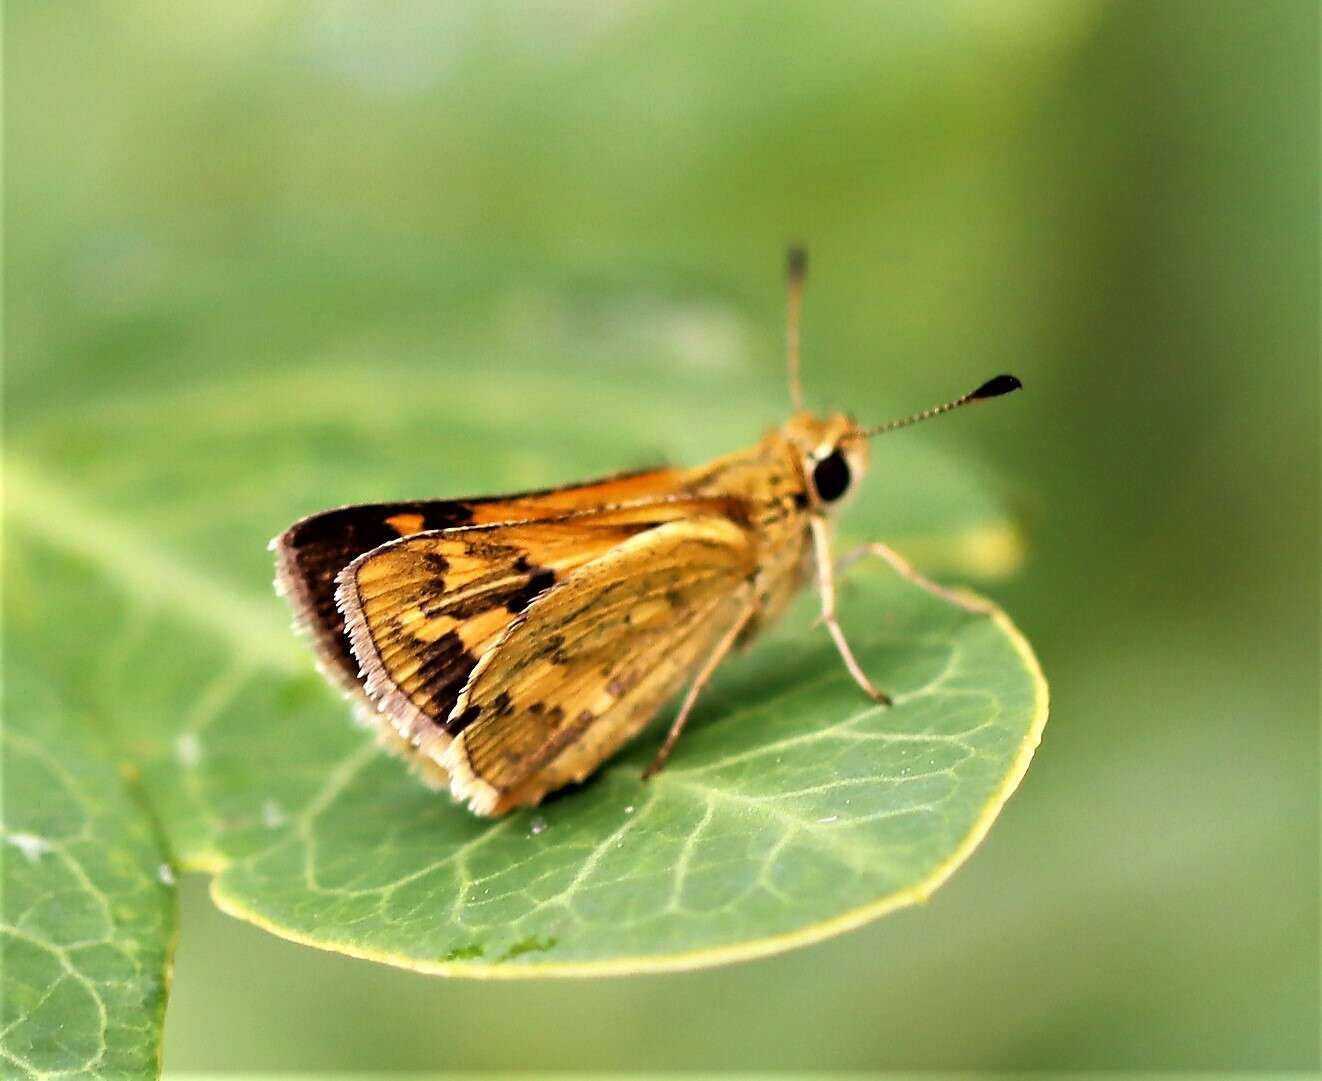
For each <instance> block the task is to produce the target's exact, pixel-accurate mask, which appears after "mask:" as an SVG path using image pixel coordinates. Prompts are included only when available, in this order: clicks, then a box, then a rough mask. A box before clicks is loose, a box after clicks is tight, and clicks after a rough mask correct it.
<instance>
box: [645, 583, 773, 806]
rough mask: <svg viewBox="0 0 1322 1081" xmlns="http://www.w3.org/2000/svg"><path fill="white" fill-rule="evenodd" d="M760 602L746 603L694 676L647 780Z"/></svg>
mask: <svg viewBox="0 0 1322 1081" xmlns="http://www.w3.org/2000/svg"><path fill="white" fill-rule="evenodd" d="M756 612H757V604H756V602H754V601H753V600H752V599H750V600H749V601H748V603H747V604H746V605H745V606H744V609H743V611H741V612H740V613H739V616H738V618H737V619H736V620H735V621H734V623H732V624H731V625H730V629H729V630H728V631H726V632H725V634H724V635H722V636H721V640H720V641H719V642H717V643H716V648H715V649H713V650H712V651H711V656H709V657H708V658H707V662H706V663H705V664H704V665H703V666H702V670H701V671H699V672H698V674H697V676H695V677H694V679H693V683H692V685H691V686H690V687H689V693H688V694H686V695H685V696H684V702H683V704H682V705H681V706H680V707H679V713H678V714H677V715H676V716H675V722H674V724H672V725H671V726H670V731H669V732H667V733H666V738H665V742H664V743H662V744H661V749H660V750H659V751H657V752H656V757H655V758H653V759H652V764H651V765H650V766H648V767H647V769H645V770H643V780H644V781H645V780H647V779H648V778H649V777H651V776H652V775H653V774H655V773H658V772H659V771H660V770H661V768H662V767H663V766H664V765H665V764H666V759H668V758H669V757H670V752H671V751H672V750H673V749H674V746H675V744H676V743H677V742H678V741H679V734H680V733H681V732H682V731H684V725H685V723H686V722H687V721H688V719H689V714H690V713H691V712H692V711H693V707H694V705H695V704H696V703H697V701H698V695H699V694H700V693H701V692H702V688H703V687H705V686H706V685H707V681H708V680H709V679H711V677H712V673H713V672H715V671H716V669H717V668H719V667H720V664H721V661H723V660H725V656H726V654H727V653H729V652H730V649H731V647H732V646H733V645H734V644H735V642H736V641H737V640H738V638H739V633H740V631H742V630H743V629H744V628H745V627H746V626H747V625H748V621H749V620H750V619H751V618H752V617H753V616H754V615H755V614H756Z"/></svg>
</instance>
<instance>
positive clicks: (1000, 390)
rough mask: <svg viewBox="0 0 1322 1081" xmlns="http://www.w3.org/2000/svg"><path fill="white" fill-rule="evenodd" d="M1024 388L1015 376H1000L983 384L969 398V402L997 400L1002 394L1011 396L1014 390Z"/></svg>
mask: <svg viewBox="0 0 1322 1081" xmlns="http://www.w3.org/2000/svg"><path fill="white" fill-rule="evenodd" d="M1022 386H1023V383H1021V382H1019V380H1018V379H1016V378H1015V377H1014V376H1013V375H998V376H994V377H993V378H991V379H988V380H987V382H985V383H983V384H982V386H980V387H979V388H978V389H977V390H975V391H973V393H971V394H970V395H969V396H968V400H969V401H976V400H977V399H979V398H997V397H999V396H1000V395H1002V394H1009V393H1010V391H1012V390H1018V389H1019V388H1020V387H1022Z"/></svg>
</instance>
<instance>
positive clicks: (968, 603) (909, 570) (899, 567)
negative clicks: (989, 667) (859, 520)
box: [835, 541, 992, 615]
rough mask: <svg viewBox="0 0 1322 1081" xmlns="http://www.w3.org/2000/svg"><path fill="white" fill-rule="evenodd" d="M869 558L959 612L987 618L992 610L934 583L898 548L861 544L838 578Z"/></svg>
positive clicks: (839, 568) (838, 565)
mask: <svg viewBox="0 0 1322 1081" xmlns="http://www.w3.org/2000/svg"><path fill="white" fill-rule="evenodd" d="M868 556H878V557H879V558H881V559H884V560H885V561H886V563H887V564H889V566H890V568H891V569H892V570H893V571H895V573H896V574H898V575H899V576H900V577H901V578H903V579H904V580H905V581H906V582H909V583H911V584H913V585H916V586H918V587H919V588H920V589H925V590H927V592H928V593H931V594H932V595H933V596H936V597H940V598H941V599H942V600H943V601H945V602H946V603H947V604H953V605H954V606H955V607H956V608H962V609H964V611H966V612H972V613H973V614H974V615H986V614H987V613H988V612H990V611H991V610H992V605H991V603H990V602H988V601H985V600H983V599H982V598H981V597H975V596H973V595H971V594H969V593H964V592H962V591H960V590H954V589H948V588H947V587H945V586H943V585H941V584H940V583H939V582H934V581H932V579H930V578H928V577H927V576H926V575H923V574H920V573H919V572H918V571H916V570H915V569H914V567H913V564H911V563H910V562H909V561H908V560H907V559H905V558H904V556H902V555H900V553H899V552H897V551H896V550H895V549H894V548H891V547H890V546H889V545H886V544H881V543H880V542H877V541H873V542H872V543H870V544H860V545H859V546H858V547H857V548H855V549H853V550H852V551H850V552H848V553H847V554H846V555H844V556H843V557H841V559H840V561H839V562H838V563H836V565H835V571H836V573H837V574H842V573H844V571H846V570H847V569H848V568H850V567H852V566H853V565H854V564H855V563H857V562H859V561H860V560H862V559H866V558H868Z"/></svg>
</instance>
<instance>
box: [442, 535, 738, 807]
mask: <svg viewBox="0 0 1322 1081" xmlns="http://www.w3.org/2000/svg"><path fill="white" fill-rule="evenodd" d="M754 569H755V552H754V545H753V542H752V539H751V537H750V534H749V533H748V531H747V530H746V529H744V528H742V527H741V526H740V525H738V524H737V523H736V522H734V521H733V520H731V519H730V518H729V517H718V516H692V517H685V518H683V519H677V520H674V521H670V522H668V523H665V524H663V525H659V526H656V527H655V528H652V529H649V530H647V531H645V532H640V533H638V534H636V535H635V536H633V537H631V538H628V539H626V540H624V541H623V542H621V543H619V544H618V545H615V546H613V547H612V548H610V549H609V550H608V551H606V552H605V553H604V554H602V555H600V556H599V557H597V558H596V559H594V560H592V561H591V562H588V563H585V564H584V565H582V566H581V567H580V568H578V569H577V570H576V571H574V572H573V573H572V574H570V575H569V576H567V577H566V578H565V580H564V581H563V582H562V583H560V584H558V585H557V586H556V587H555V588H554V589H552V590H550V591H548V592H546V593H543V594H541V595H540V596H539V597H538V598H537V599H536V600H534V601H533V602H532V603H531V604H530V605H529V606H528V607H527V609H526V611H525V612H524V614H523V616H522V617H521V618H520V619H517V620H514V621H512V622H511V623H510V624H509V626H508V627H507V629H506V630H505V631H503V632H502V633H501V634H500V635H499V637H498V638H497V639H496V641H495V642H494V643H492V644H491V646H490V647H489V649H488V651H487V653H486V654H485V656H484V657H483V658H482V660H481V663H480V664H478V665H477V666H476V667H475V669H474V671H473V672H472V675H471V677H470V679H469V682H468V685H467V686H466V687H465V688H464V690H463V692H462V694H461V695H460V696H459V698H458V700H457V702H456V703H455V707H454V709H453V711H452V713H451V715H450V717H449V719H448V722H447V727H448V729H449V732H450V734H451V735H452V736H453V737H454V739H453V742H452V743H450V744H449V746H448V748H446V749H445V751H444V752H443V754H442V755H441V756H440V761H441V764H442V765H443V766H444V767H445V768H446V770H447V771H448V772H449V774H450V776H451V778H452V787H453V791H454V794H455V795H456V796H457V797H459V798H464V799H467V800H468V802H469V805H470V807H471V808H472V809H473V810H474V811H476V812H477V813H479V814H501V813H504V812H505V811H507V810H509V809H510V808H512V807H517V806H530V805H534V804H536V803H537V802H539V801H540V800H541V798H542V797H543V796H544V795H545V794H546V793H547V792H550V791H553V790H555V789H557V788H559V787H561V786H562V785H564V784H566V783H568V782H570V781H574V780H581V779H582V778H583V777H585V776H586V775H587V774H588V773H590V772H591V771H592V770H593V769H595V768H596V766H597V765H598V764H599V763H600V762H601V761H602V760H603V759H605V758H606V757H607V756H609V755H610V754H612V753H613V752H614V751H615V750H616V749H617V748H618V747H619V746H620V745H621V744H623V743H624V742H625V741H626V740H628V739H629V738H630V737H632V736H633V735H634V734H636V733H637V732H638V731H639V729H641V728H642V727H643V726H644V725H646V724H647V722H648V721H649V720H651V719H652V717H653V716H655V714H656V713H657V711H658V710H659V709H660V707H661V706H662V705H664V703H665V702H666V701H667V700H668V699H669V698H670V697H671V696H673V695H674V693H675V692H676V691H677V690H678V689H679V687H680V686H681V685H682V684H683V682H684V680H685V678H686V677H687V676H689V675H691V674H692V672H693V671H694V669H695V668H696V667H697V666H698V665H699V664H700V663H701V661H702V660H703V659H704V658H705V656H706V654H707V653H708V652H710V650H711V648H712V646H713V644H714V643H715V641H716V640H717V639H718V638H719V637H720V636H721V634H722V633H723V632H725V631H726V630H728V629H729V628H730V627H731V625H732V624H733V623H734V622H735V620H736V619H737V618H739V616H740V614H741V613H742V612H743V611H744V610H745V609H746V608H747V605H748V604H749V597H748V594H747V592H746V589H745V586H746V583H747V582H748V580H749V578H750V576H751V575H752V573H753V571H754Z"/></svg>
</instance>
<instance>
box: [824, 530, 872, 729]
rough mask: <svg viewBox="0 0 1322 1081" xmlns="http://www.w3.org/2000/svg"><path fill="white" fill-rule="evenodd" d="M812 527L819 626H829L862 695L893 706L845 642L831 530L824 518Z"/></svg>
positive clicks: (842, 658) (837, 647) (832, 636)
mask: <svg viewBox="0 0 1322 1081" xmlns="http://www.w3.org/2000/svg"><path fill="white" fill-rule="evenodd" d="M809 524H810V525H811V527H812V540H813V555H814V557H815V559H816V562H817V588H818V590H819V592H820V593H821V598H822V614H821V617H820V622H822V623H824V624H826V629H827V630H828V631H830V632H831V639H832V641H834V642H835V648H836V649H837V650H838V651H839V652H840V658H841V660H843V661H844V662H845V667H846V668H847V669H848V670H849V674H850V675H851V676H853V677H854V682H855V683H857V684H858V685H859V686H860V687H862V688H863V692H864V693H865V694H866V695H868V697H869V698H872V699H873V700H874V701H877V702H880V703H882V705H887V706H888V705H890V701H891V699H890V695H888V694H885V693H884V692H882V691H879V690H877V688H876V687H874V686H873V685H872V681H871V680H870V679H868V677H867V673H865V672H864V671H863V669H862V667H861V666H860V665H859V663H858V660H857V659H856V658H855V657H854V651H853V650H852V649H850V648H849V642H848V640H847V639H846V638H845V631H844V628H843V627H841V626H840V621H839V619H837V618H836V614H835V563H834V560H833V559H832V557H831V533H830V527H829V526H828V525H827V523H826V519H825V518H821V517H816V516H814V517H813V518H811V519H809Z"/></svg>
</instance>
